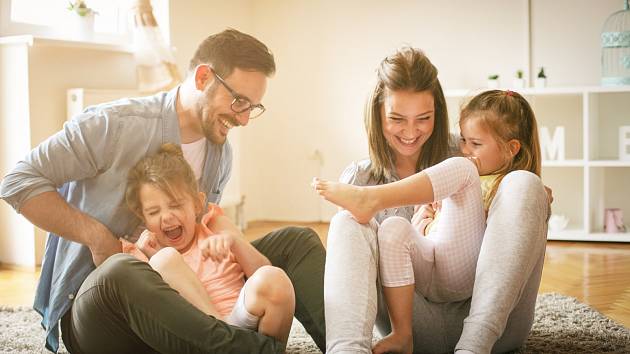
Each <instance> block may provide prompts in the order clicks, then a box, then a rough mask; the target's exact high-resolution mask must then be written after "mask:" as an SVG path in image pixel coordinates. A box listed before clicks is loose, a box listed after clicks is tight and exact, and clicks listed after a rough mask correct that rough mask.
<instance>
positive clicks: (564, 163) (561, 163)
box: [542, 160, 586, 167]
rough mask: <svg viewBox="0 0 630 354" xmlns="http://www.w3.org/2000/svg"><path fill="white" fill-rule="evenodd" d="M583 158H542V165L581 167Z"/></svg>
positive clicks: (583, 164)
mask: <svg viewBox="0 0 630 354" xmlns="http://www.w3.org/2000/svg"><path fill="white" fill-rule="evenodd" d="M585 165H586V164H585V162H584V160H543V162H542V167H582V166H585Z"/></svg>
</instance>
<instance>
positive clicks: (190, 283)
mask: <svg viewBox="0 0 630 354" xmlns="http://www.w3.org/2000/svg"><path fill="white" fill-rule="evenodd" d="M149 264H150V265H151V267H152V268H153V269H155V271H157V272H158V273H160V275H161V276H162V279H164V281H165V282H166V283H167V284H168V285H170V287H171V288H173V289H175V290H177V292H179V294H180V295H181V296H182V297H183V298H184V299H186V300H188V302H190V303H191V304H193V306H195V307H196V308H198V309H199V310H200V311H202V312H203V313H205V314H206V315H210V316H213V317H215V318H218V319H220V320H222V319H223V318H222V317H221V316H219V313H218V312H217V310H216V308H215V307H214V305H213V304H212V302H211V301H210V297H209V296H208V293H207V292H206V289H205V288H204V287H203V285H202V284H201V282H200V281H199V279H198V278H197V275H195V273H194V272H193V271H192V269H190V267H189V266H188V264H186V262H184V258H183V257H182V255H181V254H180V253H179V252H177V250H176V249H174V248H172V247H165V248H162V249H161V250H159V251H158V252H157V253H156V254H155V255H153V257H151V260H150V261H149Z"/></svg>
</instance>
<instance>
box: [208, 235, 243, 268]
mask: <svg viewBox="0 0 630 354" xmlns="http://www.w3.org/2000/svg"><path fill="white" fill-rule="evenodd" d="M235 241H236V239H235V238H234V236H232V235H230V234H215V235H212V236H210V237H208V238H206V239H205V240H203V241H202V242H201V243H200V245H199V246H200V248H201V255H202V256H203V257H204V259H207V258H210V259H212V260H213V261H215V262H218V261H221V260H223V259H224V258H225V257H228V256H229V255H230V252H231V251H232V246H233V245H234V243H235Z"/></svg>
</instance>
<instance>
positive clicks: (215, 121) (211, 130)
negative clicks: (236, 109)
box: [201, 108, 240, 145]
mask: <svg viewBox="0 0 630 354" xmlns="http://www.w3.org/2000/svg"><path fill="white" fill-rule="evenodd" d="M215 112H216V110H214V109H205V108H204V109H203V110H202V111H201V129H202V131H203V135H204V136H205V137H206V139H208V140H210V141H211V142H212V143H214V144H217V145H222V144H224V143H225V140H227V136H224V135H222V134H221V133H220V132H219V131H220V130H221V129H222V127H223V123H221V122H220V121H219V119H224V120H227V121H228V123H230V125H231V126H232V128H234V127H238V126H239V125H240V124H239V122H238V120H237V119H236V118H235V117H234V116H233V115H230V114H216V113H215ZM213 116H214V117H213ZM217 128H218V129H217ZM232 128H230V129H232ZM228 132H229V129H228Z"/></svg>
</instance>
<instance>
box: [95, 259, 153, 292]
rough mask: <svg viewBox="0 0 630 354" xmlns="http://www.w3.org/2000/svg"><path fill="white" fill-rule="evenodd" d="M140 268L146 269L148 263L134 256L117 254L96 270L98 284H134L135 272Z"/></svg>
mask: <svg viewBox="0 0 630 354" xmlns="http://www.w3.org/2000/svg"><path fill="white" fill-rule="evenodd" d="M139 266H144V267H146V263H144V262H142V261H140V260H138V259H136V258H135V257H133V256H132V255H129V254H125V253H117V254H115V255H113V256H111V257H109V258H107V260H105V262H103V263H102V264H101V265H100V266H99V267H98V268H96V270H95V276H96V278H97V282H98V283H101V284H123V285H124V284H127V283H129V282H134V280H133V278H134V276H135V275H136V274H137V272H135V271H134V270H135V269H137V268H138V267H139Z"/></svg>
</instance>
